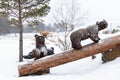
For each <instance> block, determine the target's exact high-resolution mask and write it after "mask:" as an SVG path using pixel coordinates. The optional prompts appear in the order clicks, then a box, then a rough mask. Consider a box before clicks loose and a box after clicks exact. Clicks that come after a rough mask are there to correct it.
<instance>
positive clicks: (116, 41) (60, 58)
mask: <svg viewBox="0 0 120 80" xmlns="http://www.w3.org/2000/svg"><path fill="white" fill-rule="evenodd" d="M118 45H120V35H117V36H114V37H110V38H107V39H104V40H100V41H99V43H92V44H88V45H86V46H83V48H82V49H79V50H69V51H65V52H62V53H59V54H55V55H52V56H49V57H47V58H42V59H38V60H36V61H33V62H30V63H27V64H23V65H20V66H19V68H18V71H19V76H25V75H28V74H32V73H36V72H38V71H41V70H44V69H47V68H51V67H55V66H58V65H62V64H65V63H68V62H72V61H75V60H78V59H82V58H85V57H88V56H92V55H95V54H98V53H101V52H104V51H106V50H108V49H111V48H114V47H116V46H118Z"/></svg>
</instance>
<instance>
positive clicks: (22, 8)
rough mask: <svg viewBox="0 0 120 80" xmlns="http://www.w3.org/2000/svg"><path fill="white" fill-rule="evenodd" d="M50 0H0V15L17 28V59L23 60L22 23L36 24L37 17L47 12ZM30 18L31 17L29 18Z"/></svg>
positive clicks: (37, 21)
mask: <svg viewBox="0 0 120 80" xmlns="http://www.w3.org/2000/svg"><path fill="white" fill-rule="evenodd" d="M49 1H50V0H0V8H1V10H0V16H4V17H8V19H9V22H10V24H11V25H12V26H16V27H18V28H19V33H20V38H19V61H20V62H21V61H23V58H22V56H23V23H28V24H33V25H34V24H37V23H39V21H40V20H38V18H39V17H42V16H45V15H47V14H48V12H49V10H50V7H49V6H48V3H49ZM30 18H32V19H30Z"/></svg>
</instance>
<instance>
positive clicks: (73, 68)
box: [0, 33, 120, 80]
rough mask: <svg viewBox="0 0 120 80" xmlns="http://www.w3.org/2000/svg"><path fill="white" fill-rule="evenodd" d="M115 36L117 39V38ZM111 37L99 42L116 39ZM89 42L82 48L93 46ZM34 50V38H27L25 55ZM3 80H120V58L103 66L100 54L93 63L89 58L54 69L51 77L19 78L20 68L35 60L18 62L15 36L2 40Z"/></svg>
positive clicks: (17, 47)
mask: <svg viewBox="0 0 120 80" xmlns="http://www.w3.org/2000/svg"><path fill="white" fill-rule="evenodd" d="M118 34H120V33H116V34H114V35H118ZM114 35H111V34H108V35H103V34H100V35H99V36H100V38H102V39H104V38H106V37H111V36H114ZM46 41H47V46H48V47H54V49H55V53H56V54H57V53H59V52H61V51H60V49H59V48H58V47H57V46H56V45H54V44H53V43H51V42H50V41H48V40H46ZM91 42H92V41H91V40H90V39H87V40H86V41H83V42H82V43H83V45H85V44H86V43H91ZM34 48H35V44H34V34H24V55H25V54H28V53H29V52H30V51H31V50H32V49H34ZM0 52H1V54H0V56H1V58H0V79H1V80H88V79H89V80H120V76H119V73H120V64H119V62H120V58H117V59H116V60H114V61H111V62H109V63H106V64H102V61H101V54H98V55H97V58H96V59H94V60H92V58H91V57H87V58H84V59H81V60H77V61H74V62H70V63H67V64H64V65H61V66H57V67H53V68H51V72H50V74H46V75H35V76H25V77H19V73H18V65H20V64H25V63H27V62H30V61H32V60H25V59H24V62H22V63H19V62H18V55H19V36H18V35H17V37H15V36H14V35H13V34H11V35H6V36H0Z"/></svg>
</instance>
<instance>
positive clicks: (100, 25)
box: [96, 20, 108, 31]
mask: <svg viewBox="0 0 120 80" xmlns="http://www.w3.org/2000/svg"><path fill="white" fill-rule="evenodd" d="M96 25H98V30H99V31H100V30H102V29H105V28H107V26H108V23H107V22H106V21H105V20H103V21H100V22H98V21H97V22H96Z"/></svg>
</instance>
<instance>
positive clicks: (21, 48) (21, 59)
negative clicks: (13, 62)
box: [18, 0, 23, 62]
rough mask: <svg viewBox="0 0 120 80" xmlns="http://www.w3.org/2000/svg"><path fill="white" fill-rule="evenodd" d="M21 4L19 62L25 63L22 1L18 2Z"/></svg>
mask: <svg viewBox="0 0 120 80" xmlns="http://www.w3.org/2000/svg"><path fill="white" fill-rule="evenodd" d="M18 4H19V29H20V31H19V34H20V37H19V62H22V61H23V26H22V17H21V0H18Z"/></svg>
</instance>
